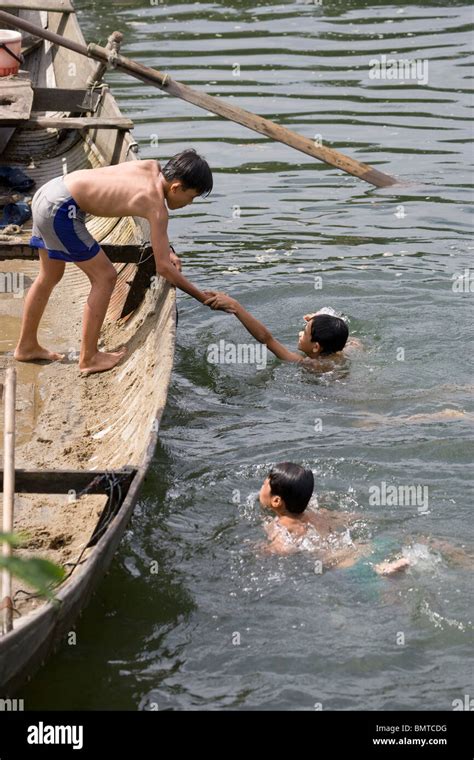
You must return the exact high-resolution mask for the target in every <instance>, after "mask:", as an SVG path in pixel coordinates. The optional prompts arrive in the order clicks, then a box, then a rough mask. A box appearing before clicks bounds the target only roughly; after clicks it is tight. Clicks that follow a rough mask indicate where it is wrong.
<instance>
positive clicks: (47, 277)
mask: <svg viewBox="0 0 474 760" xmlns="http://www.w3.org/2000/svg"><path fill="white" fill-rule="evenodd" d="M63 274H64V269H63V271H62V272H61V271H60V272H42V273H41V274H40V275H39V276H38V279H39V280H40V282H41V283H43V284H44V285H49V286H50V287H54V286H55V285H57V284H58V282H61V280H62V277H63Z"/></svg>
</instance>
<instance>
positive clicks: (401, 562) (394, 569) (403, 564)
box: [374, 557, 410, 575]
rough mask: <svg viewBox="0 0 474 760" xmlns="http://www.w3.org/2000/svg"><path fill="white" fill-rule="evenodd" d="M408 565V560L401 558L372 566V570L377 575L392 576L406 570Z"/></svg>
mask: <svg viewBox="0 0 474 760" xmlns="http://www.w3.org/2000/svg"><path fill="white" fill-rule="evenodd" d="M409 565H410V562H409V560H407V559H406V558H405V557H401V558H400V559H396V560H394V561H393V562H379V564H378V565H374V570H375V572H376V573H378V574H379V575H393V574H394V573H398V572H400V570H406V569H407V567H409Z"/></svg>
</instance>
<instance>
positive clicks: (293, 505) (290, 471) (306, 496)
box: [268, 462, 314, 514]
mask: <svg viewBox="0 0 474 760" xmlns="http://www.w3.org/2000/svg"><path fill="white" fill-rule="evenodd" d="M268 480H269V484H270V491H271V494H272V496H280V498H281V499H283V501H284V502H285V508H286V509H287V510H288V512H293V513H295V514H299V513H301V512H304V511H305V509H306V507H307V506H308V503H309V500H310V498H311V496H312V494H313V489H314V476H313V473H312V472H311V470H306V469H305V468H304V467H300V465H299V464H293V463H292V462H280V464H276V465H275V466H274V467H273V468H272V469H271V470H270V473H269V475H268Z"/></svg>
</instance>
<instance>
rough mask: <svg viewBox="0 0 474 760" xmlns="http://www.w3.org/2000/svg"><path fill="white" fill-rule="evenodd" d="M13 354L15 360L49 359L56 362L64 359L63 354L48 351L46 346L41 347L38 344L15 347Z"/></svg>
mask: <svg viewBox="0 0 474 760" xmlns="http://www.w3.org/2000/svg"><path fill="white" fill-rule="evenodd" d="M13 356H14V357H15V359H16V360H17V362H34V361H41V360H42V361H45V360H46V361H49V362H58V361H61V359H64V354H58V353H56V351H49V350H48V349H47V348H43V346H40V345H39V344H38V345H37V346H33V347H32V348H26V349H25V348H19V347H18V346H17V347H16V348H15V351H14V354H13Z"/></svg>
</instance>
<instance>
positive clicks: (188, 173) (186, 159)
mask: <svg viewBox="0 0 474 760" xmlns="http://www.w3.org/2000/svg"><path fill="white" fill-rule="evenodd" d="M163 175H164V177H165V178H166V179H167V180H168V182H172V181H173V180H176V179H179V180H180V181H181V182H182V183H183V186H184V189H185V190H197V191H198V193H199V195H209V193H210V192H211V190H212V185H213V181H212V172H211V169H210V167H209V164H208V163H207V161H205V160H204V159H203V158H202V157H201V156H198V154H197V153H196V151H195V150H194V148H188V150H183V151H182V152H181V153H177V154H176V155H175V156H172V158H170V160H169V161H168V163H167V164H166V166H165V168H164V169H163Z"/></svg>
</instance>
